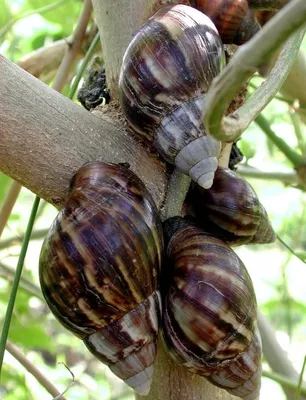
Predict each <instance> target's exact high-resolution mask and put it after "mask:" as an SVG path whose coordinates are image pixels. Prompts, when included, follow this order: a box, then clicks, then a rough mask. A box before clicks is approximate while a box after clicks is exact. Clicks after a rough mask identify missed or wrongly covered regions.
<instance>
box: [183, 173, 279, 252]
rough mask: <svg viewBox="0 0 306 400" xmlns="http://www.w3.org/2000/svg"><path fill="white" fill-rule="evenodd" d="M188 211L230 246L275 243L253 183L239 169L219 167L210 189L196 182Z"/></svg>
mask: <svg viewBox="0 0 306 400" xmlns="http://www.w3.org/2000/svg"><path fill="white" fill-rule="evenodd" d="M186 211H187V214H190V215H192V216H193V217H194V220H195V223H196V224H197V225H198V226H199V227H201V228H202V229H204V230H206V231H209V232H211V233H213V234H214V235H215V236H217V237H219V238H220V239H222V240H224V241H225V242H226V243H227V244H229V245H231V246H232V245H233V246H235V245H242V244H260V243H272V242H274V241H275V239H276V234H275V232H274V230H273V227H272V225H271V223H270V221H269V217H268V214H267V211H266V209H265V208H264V206H263V205H262V204H261V203H260V201H259V199H258V196H257V194H256V192H255V191H254V189H253V188H252V186H251V185H250V184H249V183H248V182H247V181H246V180H245V179H244V178H242V177H241V176H239V175H238V174H237V173H236V172H234V171H231V170H229V169H228V168H221V167H219V168H218V169H217V170H216V172H215V179H214V183H213V185H212V187H211V188H210V189H209V190H203V189H202V188H200V187H199V186H198V185H193V187H192V188H191V189H190V191H189V193H188V196H187V199H186Z"/></svg>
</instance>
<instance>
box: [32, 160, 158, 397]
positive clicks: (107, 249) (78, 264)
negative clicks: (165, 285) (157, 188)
mask: <svg viewBox="0 0 306 400" xmlns="http://www.w3.org/2000/svg"><path fill="white" fill-rule="evenodd" d="M162 246H163V241H162V227H161V221H160V218H159V214H158V210H157V208H156V206H155V204H154V201H153V199H152V197H151V195H150V193H149V192H148V191H147V189H146V187H145V185H144V184H143V182H142V181H141V180H140V179H139V178H138V177H137V176H136V175H135V174H134V173H133V172H131V171H130V170H128V169H127V168H124V167H121V166H118V165H115V164H104V163H100V162H95V163H90V164H86V165H85V166H83V167H81V168H80V169H79V171H78V172H77V173H76V174H75V176H74V178H73V180H72V183H71V191H70V195H69V197H68V199H67V202H66V204H65V206H64V208H63V209H62V210H61V211H60V213H59V214H58V216H57V218H56V219H55V221H54V222H53V224H52V226H51V228H50V231H49V233H48V235H47V237H46V239H45V241H44V244H43V247H42V250H41V255H40V262H39V274H40V282H41V288H42V291H43V294H44V297H45V299H46V301H47V303H48V305H49V307H50V309H51V311H52V313H53V314H54V315H55V317H56V318H57V319H58V320H59V321H60V322H61V323H62V324H63V325H64V326H65V328H67V329H68V330H70V331H71V332H72V333H74V334H75V335H76V336H78V337H79V338H81V339H82V340H83V341H84V343H85V345H86V346H87V347H88V349H89V350H90V351H91V352H92V353H93V354H94V355H95V356H96V357H97V358H99V359H100V360H101V361H102V362H104V363H106V364H107V365H108V366H109V367H110V369H111V370H112V371H113V372H114V373H115V374H116V375H117V376H118V377H120V378H121V379H123V380H124V381H125V382H126V383H127V384H128V385H129V386H131V387H132V388H133V389H134V390H136V391H138V392H139V393H141V394H146V393H148V391H149V389H150V383H151V378H152V373H153V362H154V358H155V354H156V342H157V331H158V322H159V317H160V295H159V292H158V277H159V271H160V264H161V253H162Z"/></svg>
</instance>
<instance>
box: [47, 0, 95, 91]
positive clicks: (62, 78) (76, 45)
mask: <svg viewBox="0 0 306 400" xmlns="http://www.w3.org/2000/svg"><path fill="white" fill-rule="evenodd" d="M91 13H92V4H91V0H85V1H84V4H83V10H82V13H81V15H80V18H79V20H78V23H77V26H76V28H75V31H74V33H73V36H72V41H71V45H70V46H69V48H68V50H67V51H66V54H65V56H64V58H63V60H62V62H61V65H60V67H59V69H58V71H57V74H56V77H55V79H54V82H53V86H52V87H53V89H55V90H57V91H58V92H61V91H62V89H63V87H64V85H65V83H66V81H67V79H68V76H69V71H70V68H71V66H72V64H73V62H74V60H75V58H76V55H77V54H78V53H79V51H80V48H81V46H82V42H83V40H84V38H85V35H86V28H87V25H88V23H89V20H90V17H91Z"/></svg>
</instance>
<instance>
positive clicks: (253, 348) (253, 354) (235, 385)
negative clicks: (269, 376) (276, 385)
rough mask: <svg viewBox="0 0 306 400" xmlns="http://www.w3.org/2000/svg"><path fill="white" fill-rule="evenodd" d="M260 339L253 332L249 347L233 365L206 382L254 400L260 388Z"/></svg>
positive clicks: (256, 331) (242, 397) (257, 332)
mask: <svg viewBox="0 0 306 400" xmlns="http://www.w3.org/2000/svg"><path fill="white" fill-rule="evenodd" d="M261 355H262V346H261V337H260V333H259V331H258V329H256V330H255V332H254V336H253V340H252V342H251V344H250V346H249V347H248V348H247V349H246V350H245V351H244V352H243V353H242V354H241V356H240V357H238V358H237V360H235V361H234V362H233V363H230V364H229V365H228V366H227V367H225V368H224V369H222V370H221V371H220V372H219V373H218V374H216V375H212V376H210V377H209V378H208V380H209V381H210V382H211V383H213V384H214V385H216V386H219V387H221V388H223V389H226V390H227V391H228V392H229V393H231V394H233V395H234V396H237V397H240V398H241V399H244V400H256V399H258V397H259V392H260V386H261V372H262V367H261Z"/></svg>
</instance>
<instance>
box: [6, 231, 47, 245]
mask: <svg viewBox="0 0 306 400" xmlns="http://www.w3.org/2000/svg"><path fill="white" fill-rule="evenodd" d="M48 231H49V229H37V230H36V231H33V233H32V235H31V240H37V239H42V238H44V237H45V236H46V235H47V233H48ZM23 239H24V235H20V236H11V237H8V238H7V239H4V240H2V241H1V242H0V250H3V249H6V248H8V247H10V246H14V245H15V244H18V243H21V242H22V241H23Z"/></svg>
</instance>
